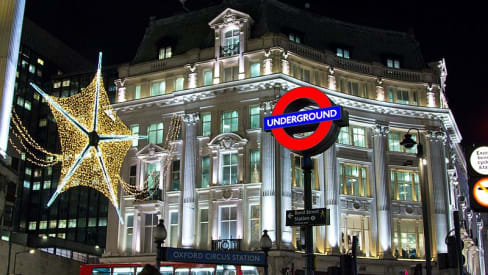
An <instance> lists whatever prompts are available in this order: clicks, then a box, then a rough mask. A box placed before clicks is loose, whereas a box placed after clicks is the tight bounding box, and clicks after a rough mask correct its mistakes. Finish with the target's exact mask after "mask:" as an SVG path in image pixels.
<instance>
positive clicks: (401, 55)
mask: <svg viewBox="0 0 488 275" xmlns="http://www.w3.org/2000/svg"><path fill="white" fill-rule="evenodd" d="M226 8H233V9H235V10H238V11H241V12H244V13H247V14H249V15H250V16H251V17H252V18H253V20H254V21H255V22H254V24H253V25H252V27H251V37H259V36H261V35H263V34H264V33H266V32H272V33H284V34H288V33H289V32H294V33H297V34H300V35H301V36H302V38H303V41H302V43H303V44H305V45H308V46H311V47H313V48H316V49H319V50H330V51H333V52H335V49H336V48H337V47H344V48H348V49H349V50H350V52H351V58H352V59H356V60H360V61H365V62H379V63H382V64H385V61H386V58H387V57H396V58H398V59H400V62H401V66H402V68H409V69H422V68H426V64H425V62H424V60H423V57H422V54H421V51H420V48H419V44H418V42H417V41H416V40H415V38H413V36H411V35H409V34H407V33H402V32H396V31H388V30H381V29H377V28H371V27H365V26H359V25H355V24H350V23H345V22H342V21H339V20H335V19H331V18H328V17H324V16H321V15H317V14H315V13H312V12H309V11H306V10H302V9H298V8H295V7H292V6H290V5H287V4H285V3H281V2H279V1H277V0H249V1H243V0H227V1H224V2H223V3H222V4H220V5H217V6H213V7H208V8H206V9H202V10H198V11H192V12H189V13H185V14H180V15H176V16H172V17H168V18H163V19H158V20H154V21H151V23H150V24H149V26H148V27H147V29H146V33H145V35H144V37H143V39H142V42H141V44H140V46H139V48H138V50H137V53H136V56H135V58H134V60H133V63H140V62H145V61H151V60H155V59H156V58H157V50H158V48H159V47H160V46H162V45H164V44H168V45H171V46H172V47H173V54H175V55H177V54H181V53H184V52H186V51H188V50H190V49H193V48H208V47H213V46H214V31H213V30H212V29H211V28H210V27H209V26H208V22H210V21H211V20H212V19H214V18H215V17H216V16H217V15H219V14H220V13H221V12H222V11H224V10H225V9H226Z"/></svg>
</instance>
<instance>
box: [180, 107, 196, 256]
mask: <svg viewBox="0 0 488 275" xmlns="http://www.w3.org/2000/svg"><path fill="white" fill-rule="evenodd" d="M198 120H199V116H198V114H196V113H192V114H185V115H184V116H183V122H184V123H185V160H184V176H183V217H182V223H181V225H182V238H181V245H182V246H183V247H193V245H194V241H195V231H196V230H195V179H196V171H197V169H196V168H197V166H196V124H197V121H198Z"/></svg>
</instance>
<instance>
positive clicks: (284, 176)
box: [280, 146, 293, 248]
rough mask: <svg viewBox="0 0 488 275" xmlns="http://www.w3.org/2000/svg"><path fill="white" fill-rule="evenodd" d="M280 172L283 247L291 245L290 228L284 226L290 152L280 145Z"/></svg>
mask: <svg viewBox="0 0 488 275" xmlns="http://www.w3.org/2000/svg"><path fill="white" fill-rule="evenodd" d="M280 164H281V165H280V173H281V210H280V212H281V242H282V243H283V245H284V248H291V247H292V240H293V236H292V234H293V233H292V228H291V227H290V226H286V211H287V210H291V173H292V171H291V152H290V150H289V149H287V148H285V147H283V146H280Z"/></svg>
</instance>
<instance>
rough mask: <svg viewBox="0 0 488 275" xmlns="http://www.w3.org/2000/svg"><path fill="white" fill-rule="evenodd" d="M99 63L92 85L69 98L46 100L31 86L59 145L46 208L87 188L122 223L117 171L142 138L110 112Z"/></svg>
mask: <svg viewBox="0 0 488 275" xmlns="http://www.w3.org/2000/svg"><path fill="white" fill-rule="evenodd" d="M101 59H102V53H100V55H99V60H98V70H97V73H96V76H95V78H94V79H93V80H92V82H91V83H90V84H89V85H88V87H86V88H85V89H82V91H81V92H80V93H78V94H75V95H73V96H70V97H65V98H59V97H54V96H49V95H48V94H46V93H45V92H44V91H43V90H42V89H41V88H39V87H38V86H37V85H35V84H34V83H31V86H32V87H33V88H34V89H35V90H36V91H37V92H38V93H39V94H40V95H41V96H42V97H43V98H44V99H45V100H46V101H47V103H48V104H49V107H50V109H51V112H52V113H53V115H54V118H55V120H56V122H57V124H58V135H59V139H60V143H61V151H62V158H61V176H60V180H59V184H58V186H57V188H56V191H55V193H54V194H53V195H52V197H51V199H50V200H49V201H48V203H47V206H48V207H49V206H50V205H51V204H52V203H53V202H54V200H55V199H56V198H57V196H58V195H59V194H60V193H62V192H64V191H66V190H68V189H70V188H71V187H76V186H80V185H82V186H88V187H91V188H94V189H96V190H98V191H100V192H102V193H103V194H104V195H105V196H106V197H107V198H108V199H109V200H110V202H111V203H112V204H113V206H114V207H115V210H116V211H117V214H118V216H119V219H120V222H121V223H123V218H122V215H121V213H120V209H119V202H118V184H119V183H122V182H121V180H120V176H119V174H120V169H121V167H122V162H123V161H124V158H125V155H126V154H127V151H128V150H129V148H130V147H131V144H132V140H134V139H140V138H146V137H144V136H135V135H132V133H131V131H130V130H129V128H127V126H126V125H125V124H124V123H123V122H122V120H121V119H120V118H119V117H118V116H117V115H116V114H115V112H113V109H112V107H111V105H110V102H109V99H108V96H107V92H106V91H105V89H104V88H103V80H102V77H101Z"/></svg>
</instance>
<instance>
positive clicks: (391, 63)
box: [386, 58, 400, 69]
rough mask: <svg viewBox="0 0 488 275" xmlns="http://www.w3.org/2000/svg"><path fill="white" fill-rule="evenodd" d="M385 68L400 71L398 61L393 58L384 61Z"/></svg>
mask: <svg viewBox="0 0 488 275" xmlns="http://www.w3.org/2000/svg"><path fill="white" fill-rule="evenodd" d="M386 66H387V67H388V68H394V69H400V60H398V59H395V58H388V59H387V60H386Z"/></svg>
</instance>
